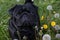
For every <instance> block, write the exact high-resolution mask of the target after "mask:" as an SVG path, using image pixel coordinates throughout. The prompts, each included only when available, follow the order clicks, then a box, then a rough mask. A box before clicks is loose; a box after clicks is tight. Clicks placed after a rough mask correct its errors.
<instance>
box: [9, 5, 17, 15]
mask: <svg viewBox="0 0 60 40" xmlns="http://www.w3.org/2000/svg"><path fill="white" fill-rule="evenodd" d="M16 7H17V5H15V6H14V7H12V8H11V9H9V10H8V11H9V13H10V15H12V14H13V12H14V10H15V8H16Z"/></svg>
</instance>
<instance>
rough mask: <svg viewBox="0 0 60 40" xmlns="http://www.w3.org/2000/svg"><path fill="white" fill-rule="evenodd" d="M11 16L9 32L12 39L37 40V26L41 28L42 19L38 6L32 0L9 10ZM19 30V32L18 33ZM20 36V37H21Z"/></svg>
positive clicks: (27, 0) (26, 0)
mask: <svg viewBox="0 0 60 40" xmlns="http://www.w3.org/2000/svg"><path fill="white" fill-rule="evenodd" d="M9 13H10V15H11V18H10V20H9V33H10V36H11V38H12V40H14V39H15V40H16V39H17V40H22V39H24V38H25V39H26V38H27V40H36V38H35V29H34V28H35V26H37V27H38V28H39V26H40V21H39V16H38V7H37V6H35V5H34V4H33V1H32V0H25V4H24V5H16V6H14V7H13V8H11V9H10V10H9ZM17 31H18V33H17ZM19 37H20V39H19Z"/></svg>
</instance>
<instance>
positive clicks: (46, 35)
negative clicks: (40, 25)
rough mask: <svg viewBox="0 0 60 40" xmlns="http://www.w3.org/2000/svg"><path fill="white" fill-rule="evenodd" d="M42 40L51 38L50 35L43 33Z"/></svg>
mask: <svg viewBox="0 0 60 40" xmlns="http://www.w3.org/2000/svg"><path fill="white" fill-rule="evenodd" d="M42 40H51V36H50V35H49V34H45V35H44V36H43V38H42Z"/></svg>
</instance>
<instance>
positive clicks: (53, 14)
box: [0, 0, 60, 40]
mask: <svg viewBox="0 0 60 40" xmlns="http://www.w3.org/2000/svg"><path fill="white" fill-rule="evenodd" d="M16 4H18V5H19V4H24V0H0V40H10V37H9V31H8V21H9V18H10V14H9V12H8V10H9V9H10V8H12V7H14V6H15V5H16ZM34 4H35V5H36V6H38V14H39V17H40V25H41V26H40V27H42V28H43V29H42V30H41V32H40V34H41V35H43V34H49V35H50V36H51V38H52V39H51V40H60V39H59V38H56V37H55V36H56V34H59V33H60V29H58V28H57V27H56V26H59V28H60V0H34ZM41 35H40V36H41ZM41 37H42V36H41Z"/></svg>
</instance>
